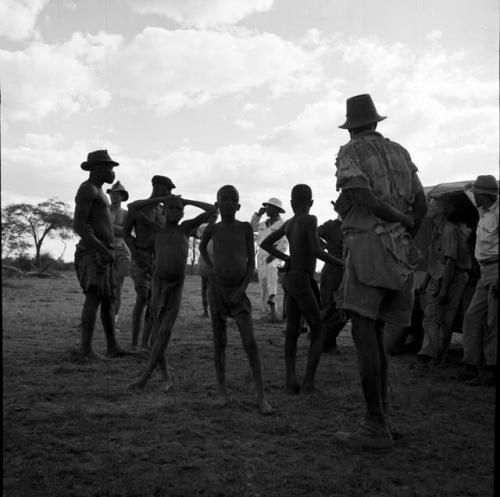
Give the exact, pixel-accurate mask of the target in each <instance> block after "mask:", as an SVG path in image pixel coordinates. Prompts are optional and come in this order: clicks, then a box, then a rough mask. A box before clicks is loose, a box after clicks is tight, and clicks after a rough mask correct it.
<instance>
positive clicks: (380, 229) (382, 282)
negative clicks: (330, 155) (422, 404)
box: [335, 94, 427, 449]
mask: <svg viewBox="0 0 500 497" xmlns="http://www.w3.org/2000/svg"><path fill="white" fill-rule="evenodd" d="M346 107H347V120H346V122H345V123H344V124H343V125H341V126H340V128H342V129H347V130H348V131H349V135H350V138H351V139H350V141H349V142H348V143H347V144H346V145H344V146H343V147H341V148H340V150H339V152H338V155H337V160H336V167H337V172H336V176H337V190H341V192H342V194H344V195H346V196H348V197H349V199H350V200H351V203H352V206H351V207H350V209H349V210H348V211H347V213H346V215H345V216H343V232H344V245H345V247H346V259H345V272H344V277H343V279H342V283H341V286H340V289H339V300H340V302H339V306H340V308H341V309H343V310H345V311H346V312H348V314H349V316H350V318H351V323H352V335H353V339H354V343H355V345H356V349H357V353H358V362H359V369H360V376H361V385H362V388H363V394H364V397H365V404H366V408H367V413H366V416H365V417H364V418H363V419H362V420H361V421H360V422H359V427H358V428H357V430H355V431H352V432H344V431H339V432H336V433H335V438H336V439H337V440H338V441H339V442H341V443H343V444H346V445H347V446H349V447H352V448H360V449H390V448H392V447H393V438H392V434H391V429H390V423H389V420H388V399H387V384H388V360H387V354H386V351H385V348H384V340H383V328H384V323H395V324H398V325H401V326H405V325H409V324H410V317H411V312H412V307H413V276H414V269H415V266H416V263H417V262H418V250H417V249H416V247H415V245H414V241H413V236H414V234H415V233H416V232H417V230H418V228H419V227H420V224H421V222H422V220H423V218H424V217H425V213H426V210H427V204H426V199H425V194H424V190H423V188H422V184H421V183H420V180H419V178H418V175H417V168H416V166H415V165H414V164H413V162H412V160H411V158H410V155H409V153H408V152H407V150H406V149H405V148H403V147H402V146H401V145H399V144H398V143H395V142H393V141H391V140H389V139H387V138H384V137H383V136H382V135H381V134H380V133H377V132H376V131H375V130H376V128H377V123H378V122H379V121H382V120H383V119H385V117H383V116H380V115H379V114H378V112H377V110H376V108H375V105H374V103H373V101H372V99H371V97H370V95H368V94H364V95H357V96H354V97H351V98H349V99H348V100H347V102H346Z"/></svg>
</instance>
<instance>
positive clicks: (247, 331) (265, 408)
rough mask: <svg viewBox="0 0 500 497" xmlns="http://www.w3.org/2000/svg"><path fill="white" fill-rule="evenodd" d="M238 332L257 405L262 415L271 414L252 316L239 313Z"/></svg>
mask: <svg viewBox="0 0 500 497" xmlns="http://www.w3.org/2000/svg"><path fill="white" fill-rule="evenodd" d="M235 321H236V324H237V325H238V330H239V332H240V336H241V341H242V342H243V348H244V349H245V352H246V353H247V356H248V361H249V362H250V368H251V369H252V374H253V379H254V381H255V388H256V390H257V403H258V405H259V409H260V411H261V413H262V414H270V413H272V407H271V406H270V404H269V402H268V401H267V399H266V395H265V393H264V380H263V378H262V366H261V363H260V357H259V350H258V347H257V342H256V341H255V336H254V332H253V321H252V316H251V315H250V314H249V313H246V312H241V313H239V314H238V315H237V316H236V317H235Z"/></svg>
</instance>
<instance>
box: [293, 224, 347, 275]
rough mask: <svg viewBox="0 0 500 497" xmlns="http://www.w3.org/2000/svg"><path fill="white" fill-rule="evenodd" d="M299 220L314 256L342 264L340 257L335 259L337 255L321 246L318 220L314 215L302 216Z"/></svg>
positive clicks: (330, 262) (338, 264) (328, 261)
mask: <svg viewBox="0 0 500 497" xmlns="http://www.w3.org/2000/svg"><path fill="white" fill-rule="evenodd" d="M301 221H302V223H301V224H303V228H304V229H305V230H306V238H307V243H308V244H309V246H310V247H311V249H312V252H313V254H314V255H315V256H316V258H317V259H320V260H322V261H323V262H327V263H329V264H335V265H337V266H343V265H344V263H343V262H342V261H341V260H340V259H337V257H334V256H333V255H330V254H329V253H328V252H325V251H324V250H323V248H322V247H321V241H320V239H319V236H318V221H317V219H316V216H312V215H309V216H307V217H306V216H304V218H303V219H301Z"/></svg>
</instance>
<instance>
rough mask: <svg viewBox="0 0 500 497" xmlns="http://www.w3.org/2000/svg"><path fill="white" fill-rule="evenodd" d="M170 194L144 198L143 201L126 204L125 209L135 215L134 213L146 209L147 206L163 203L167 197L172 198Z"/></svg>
mask: <svg viewBox="0 0 500 497" xmlns="http://www.w3.org/2000/svg"><path fill="white" fill-rule="evenodd" d="M172 196H173V195H172V194H168V195H162V196H161V197H151V198H145V199H143V200H134V201H133V202H130V203H129V204H127V209H128V211H129V212H131V213H135V212H136V211H138V210H140V209H143V208H144V207H148V206H149V205H156V204H159V203H160V202H165V200H167V198H168V197H172Z"/></svg>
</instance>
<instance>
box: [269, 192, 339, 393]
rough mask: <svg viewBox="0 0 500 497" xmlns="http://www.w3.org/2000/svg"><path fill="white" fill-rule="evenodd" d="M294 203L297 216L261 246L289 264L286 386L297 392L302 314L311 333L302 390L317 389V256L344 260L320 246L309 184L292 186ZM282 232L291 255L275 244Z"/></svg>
mask: <svg viewBox="0 0 500 497" xmlns="http://www.w3.org/2000/svg"><path fill="white" fill-rule="evenodd" d="M291 204H292V209H293V212H294V214H295V215H294V216H293V217H292V218H291V219H289V220H288V221H286V222H285V223H284V224H283V226H281V228H279V229H278V230H276V231H274V232H273V233H271V234H270V235H269V236H268V237H267V238H266V239H265V240H263V241H262V243H261V245H260V246H261V247H262V248H263V249H264V250H266V251H267V252H269V253H270V254H271V255H272V256H274V257H277V258H278V259H281V260H282V261H285V263H286V265H285V275H284V278H283V287H284V289H285V290H286V296H287V297H286V298H287V301H286V308H287V318H286V339H285V362H286V389H287V390H288V391H289V392H290V393H298V392H299V390H300V387H299V384H298V382H297V377H296V374H295V361H296V355H297V339H298V337H299V335H300V327H301V320H300V318H301V315H302V316H304V318H305V320H306V322H307V324H308V326H309V329H310V332H311V345H310V347H309V354H308V357H307V365H306V374H305V376H304V379H303V381H302V391H303V392H311V391H314V389H315V388H314V375H315V373H316V369H317V368H318V364H319V360H320V357H321V352H322V349H323V337H324V326H323V323H322V319H321V308H320V295H319V290H318V284H317V283H316V280H315V279H314V272H315V269H316V259H321V260H322V261H324V262H326V263H329V264H336V265H338V266H342V265H343V262H342V261H341V260H340V259H338V258H337V257H334V256H333V255H330V254H328V253H327V252H324V251H323V250H322V248H321V245H320V241H319V238H318V232H317V228H318V226H317V220H316V216H312V215H310V214H309V210H310V208H311V206H312V204H313V200H312V191H311V188H310V187H309V186H308V185H295V186H294V187H293V189H292V200H291ZM283 235H286V237H287V238H288V243H289V246H290V255H287V254H285V253H283V252H281V251H279V250H278V249H277V248H276V247H274V244H275V243H276V241H277V240H279V239H280V238H281V237H282V236H283Z"/></svg>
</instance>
